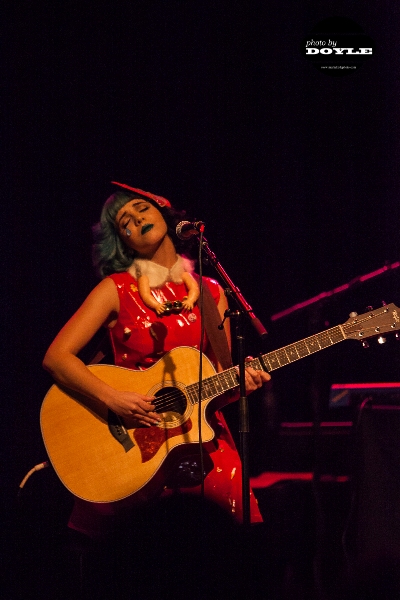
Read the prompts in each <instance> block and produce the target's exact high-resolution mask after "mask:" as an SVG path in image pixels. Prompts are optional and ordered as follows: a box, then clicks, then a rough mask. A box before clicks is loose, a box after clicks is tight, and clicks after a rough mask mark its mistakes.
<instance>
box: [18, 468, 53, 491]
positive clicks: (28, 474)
mask: <svg viewBox="0 0 400 600" xmlns="http://www.w3.org/2000/svg"><path fill="white" fill-rule="evenodd" d="M49 466H50V463H49V461H48V460H45V461H44V462H41V463H39V464H38V465H35V466H34V467H33V468H32V469H31V470H30V471H28V473H27V474H26V475H25V477H24V478H23V480H22V481H21V483H20V484H19V489H18V495H19V494H20V493H21V492H22V490H23V488H24V486H25V484H26V482H27V481H28V479H29V477H30V476H31V475H33V474H34V473H36V471H41V470H42V469H46V468H47V467H49Z"/></svg>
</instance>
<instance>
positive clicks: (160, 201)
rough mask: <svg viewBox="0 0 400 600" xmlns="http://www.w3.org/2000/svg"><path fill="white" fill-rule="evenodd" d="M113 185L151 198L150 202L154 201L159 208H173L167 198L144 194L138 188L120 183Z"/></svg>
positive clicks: (148, 193)
mask: <svg viewBox="0 0 400 600" xmlns="http://www.w3.org/2000/svg"><path fill="white" fill-rule="evenodd" d="M111 183H113V184H114V185H119V186H120V187H122V188H125V189H127V190H131V192H135V193H136V194H139V195H140V196H144V197H145V198H150V200H154V202H156V203H157V204H158V206H161V207H163V206H168V208H171V202H170V201H169V200H167V199H166V198H163V197H162V196H156V195H155V194H150V192H144V191H143V190H139V189H138V188H133V187H131V186H130V185H126V183H118V181H112V182H111Z"/></svg>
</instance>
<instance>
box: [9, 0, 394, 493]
mask: <svg viewBox="0 0 400 600" xmlns="http://www.w3.org/2000/svg"><path fill="white" fill-rule="evenodd" d="M331 16H345V17H348V18H351V19H354V20H355V21H356V22H357V23H358V24H359V25H360V26H361V27H362V28H363V29H364V31H365V33H366V34H367V35H369V36H370V37H371V38H372V39H373V40H374V42H375V44H376V52H375V54H374V55H373V56H372V57H371V58H370V59H369V60H367V61H366V62H365V64H364V65H363V66H362V68H361V69H359V70H358V71H357V72H356V73H354V74H352V75H348V76H344V77H329V76H327V75H324V74H323V73H321V72H320V71H318V70H317V69H316V68H315V67H314V66H313V65H312V64H311V63H310V62H309V61H307V60H306V59H305V58H304V57H303V56H302V55H301V53H300V43H301V41H302V40H303V39H304V38H305V37H307V35H308V34H309V32H310V31H311V29H312V27H314V25H316V24H317V23H318V22H319V21H320V20H321V19H323V18H326V17H331ZM2 19H3V23H2V30H3V31H2V34H3V35H2V49H1V53H2V119H1V122H2V131H1V136H2V158H1V163H2V182H3V184H2V192H3V202H2V227H1V229H2V241H3V251H2V254H3V260H2V263H3V266H4V267H5V269H4V272H5V280H4V285H3V286H2V299H3V310H2V333H3V341H4V344H3V356H2V361H1V364H2V372H3V373H2V375H3V377H4V380H3V385H2V388H3V391H2V399H3V418H2V442H3V444H2V446H3V447H4V450H3V456H4V461H3V464H4V474H5V476H4V480H5V482H6V488H7V493H6V494H5V495H4V496H3V498H5V499H6V501H8V500H9V499H10V498H11V499H13V497H14V492H15V491H16V489H17V487H18V484H19V482H20V480H21V479H22V477H23V476H24V475H25V473H26V472H27V471H28V470H29V469H30V468H31V467H32V466H33V465H35V464H36V463H38V462H40V461H42V460H45V459H46V453H45V451H44V448H43V445H42V442H41V435H40V427H39V410H40V405H41V401H42V398H43V396H44V394H45V393H46V391H47V389H48V388H49V386H50V385H51V380H50V378H49V376H48V375H47V374H46V373H45V372H43V371H42V368H41V360H42V357H43V355H44V352H45V350H46V348H47V346H48V345H49V343H50V342H51V340H52V339H53V337H54V336H55V334H56V333H57V331H58V330H59V328H60V327H61V326H62V325H63V324H64V322H65V321H66V320H67V319H68V318H69V316H70V315H71V314H72V313H73V312H74V310H75V309H76V308H77V307H78V306H79V304H80V303H81V302H82V301H83V299H84V298H85V296H86V295H87V293H88V292H89V291H90V289H91V288H92V287H93V286H94V285H95V283H96V279H95V276H94V274H93V272H92V267H91V261H90V244H91V234H90V227H91V225H92V224H93V223H94V222H95V221H96V220H97V219H98V216H99V212H100V207H101V205H102V204H103V202H104V201H105V199H106V198H107V197H108V196H109V195H110V193H112V191H113V187H112V186H111V185H110V181H111V180H113V179H114V180H117V181H122V182H126V183H128V184H131V185H133V186H137V187H140V188H142V189H145V190H150V191H152V192H154V193H157V194H160V195H164V196H166V197H167V198H169V199H170V200H171V201H172V202H173V203H174V204H175V205H176V206H177V207H179V208H181V207H184V208H186V209H187V211H188V216H190V217H193V218H197V219H202V220H204V221H205V222H206V237H207V239H208V241H209V243H210V246H211V248H212V249H213V250H214V251H215V253H216V255H217V257H218V258H219V260H220V261H221V263H222V265H223V266H224V268H225V269H226V271H227V272H228V273H229V275H230V276H231V277H232V279H233V280H234V282H235V283H236V285H238V286H239V288H240V289H241V291H242V293H243V294H244V296H245V298H246V299H247V301H248V302H249V303H250V304H251V305H252V307H253V309H254V311H255V313H256V315H257V316H258V317H259V318H260V319H261V321H262V322H263V323H264V324H265V326H266V327H267V329H268V331H269V336H268V339H267V342H266V344H265V346H264V348H263V349H264V350H265V351H268V350H274V349H276V348H278V347H280V346H282V345H284V344H286V343H290V342H293V341H296V340H298V339H301V338H302V337H305V336H308V335H311V334H312V333H315V332H317V331H321V330H322V329H324V328H325V327H326V326H327V325H328V324H329V326H333V325H336V324H338V323H343V322H344V321H345V320H346V319H347V318H348V314H349V312H350V311H352V310H356V311H358V312H359V313H361V312H364V309H365V307H366V306H368V305H373V306H377V305H379V303H380V302H381V301H382V300H385V301H386V302H394V303H397V304H399V302H400V298H399V295H400V294H399V276H400V269H397V270H392V271H390V272H388V273H387V274H385V275H382V276H379V277H376V278H373V279H371V280H369V282H367V283H364V284H359V285H358V286H354V287H352V288H351V290H350V291H348V292H342V293H340V294H337V295H335V296H334V297H333V298H331V299H329V300H327V301H325V302H324V303H323V304H318V305H313V307H312V309H305V310H302V311H298V312H297V313H296V314H295V315H292V316H290V317H288V318H285V319H280V320H278V321H276V320H274V321H272V322H271V316H272V315H274V314H275V313H277V312H279V311H281V310H283V309H286V308H288V307H290V306H292V305H294V304H295V303H298V302H301V301H304V300H306V299H308V298H311V297H313V296H315V295H317V294H319V293H320V292H323V291H328V290H332V289H333V288H335V287H337V286H339V285H341V284H344V283H346V282H348V281H350V280H353V279H354V278H356V277H358V276H360V275H363V274H365V273H369V272H371V271H374V270H375V269H379V268H381V267H383V266H384V265H385V264H393V263H394V262H396V261H398V260H399V258H400V252H399V250H400V237H399V233H398V232H399V222H400V205H399V202H398V197H397V196H398V187H399V186H398V176H399V159H400V147H399V144H400V142H399V140H400V127H399V113H398V104H399V67H400V65H399V61H400V59H399V53H398V34H399V24H400V8H399V7H397V5H396V4H395V3H390V2H387V1H384V0H381V1H378V2H373V3H364V2H361V1H352V2H341V1H339V0H338V1H332V2H329V1H323V2H320V1H318V2H317V1H314V0H309V1H303V2H297V1H293V0H288V1H286V2H280V1H279V2H278V1H276V0H271V1H270V2H267V3H263V2H236V1H229V2H228V1H227V0H220V1H218V0H217V1H216V2H215V1H214V2H209V1H208V0H203V1H201V2H194V1H192V0H186V1H177V0H168V1H166V2H165V1H154V0H146V1H138V0H137V1H134V2H130V3H128V2H114V3H111V2H101V3H95V2H93V3H90V2H88V3H82V2H75V1H70V0H65V1H64V2H56V3H49V2H48V3H31V2H16V3H14V4H13V5H12V6H11V5H10V6H9V7H8V9H7V11H6V12H5V14H4V15H3V17H2ZM208 274H210V275H213V272H212V271H210V270H209V271H208ZM246 346H247V353H248V354H250V353H252V354H255V353H256V352H257V351H258V350H259V349H260V348H259V344H258V341H257V339H256V338H255V335H254V333H253V332H252V331H248V332H247V343H246ZM399 348H400V346H396V344H395V343H394V341H393V340H388V342H387V344H386V345H385V346H382V347H379V348H378V347H377V346H376V345H375V344H373V345H372V346H371V348H370V349H369V350H363V349H362V348H361V346H360V345H358V344H356V343H355V342H350V341H346V342H345V343H344V344H343V345H339V346H335V347H334V348H331V349H329V350H326V351H325V352H323V353H321V354H319V355H318V357H312V358H307V359H305V360H304V361H301V363H298V364H295V365H291V366H289V367H287V368H286V369H282V370H280V371H278V372H277V373H276V374H275V375H274V388H273V389H274V396H273V403H276V404H274V406H275V407H276V410H275V411H273V419H275V421H278V422H279V421H280V420H286V421H291V420H292V421H296V420H297V421H302V420H313V419H314V418H315V416H316V415H318V414H321V412H324V411H325V410H326V407H327V401H328V391H329V386H330V385H331V384H332V383H347V382H357V381H399V379H400V373H399V369H400V356H399ZM261 402H262V400H261ZM261 408H262V410H259V409H260V404H259V403H258V404H257V403H256V402H255V403H253V405H252V407H251V410H252V420H253V421H254V423H255V425H254V429H253V431H254V439H253V441H252V447H254V451H253V454H252V459H251V460H252V463H251V464H252V471H253V473H258V472H261V471H262V470H263V469H264V468H265V467H266V463H265V464H264V463H263V462H262V461H263V460H264V458H265V452H264V451H263V447H264V444H265V438H266V432H267V431H268V430H269V428H270V423H269V422H268V415H270V413H269V411H268V410H265V407H264V406H261ZM276 411H277V412H276ZM260 415H262V416H260ZM228 416H229V418H230V419H231V420H232V423H233V428H235V413H234V412H233V411H232V410H231V408H230V409H229V414H228ZM271 418H272V417H271ZM260 457H261V459H260ZM262 457H264V458H262ZM40 476H41V475H40ZM36 477H39V475H37V476H36Z"/></svg>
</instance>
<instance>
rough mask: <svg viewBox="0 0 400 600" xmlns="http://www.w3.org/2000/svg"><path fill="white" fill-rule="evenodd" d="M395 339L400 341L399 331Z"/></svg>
mask: <svg viewBox="0 0 400 600" xmlns="http://www.w3.org/2000/svg"><path fill="white" fill-rule="evenodd" d="M394 337H395V338H396V340H397V341H398V340H400V333H399V332H398V331H396V333H395V334H394Z"/></svg>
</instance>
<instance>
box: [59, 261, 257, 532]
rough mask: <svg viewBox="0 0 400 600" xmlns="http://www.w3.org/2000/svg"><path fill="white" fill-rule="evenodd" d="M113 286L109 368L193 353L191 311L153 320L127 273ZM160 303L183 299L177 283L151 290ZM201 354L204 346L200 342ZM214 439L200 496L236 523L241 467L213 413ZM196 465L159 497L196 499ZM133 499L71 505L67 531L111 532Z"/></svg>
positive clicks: (188, 465) (184, 464) (187, 466)
mask: <svg viewBox="0 0 400 600" xmlns="http://www.w3.org/2000/svg"><path fill="white" fill-rule="evenodd" d="M110 278H111V279H112V280H113V281H114V283H115V285H116V287H117V290H118V295H119V300H120V312H119V315H118V320H117V323H116V325H115V326H114V327H113V329H112V330H110V338H111V343H112V347H113V352H114V359H115V364H116V365H119V366H123V367H126V368H130V369H146V368H148V367H149V366H151V365H152V364H154V363H155V362H157V360H158V359H159V358H161V357H162V356H163V355H164V354H165V353H166V352H168V351H169V350H172V349H173V348H176V347H177V346H192V347H194V348H198V347H199V341H200V333H201V332H200V313H199V309H198V307H197V306H195V307H194V309H193V310H192V311H191V312H190V313H188V312H181V313H175V312H173V313H172V314H170V315H167V316H158V315H157V314H156V313H155V311H153V310H152V309H150V308H148V307H147V306H146V305H145V304H144V303H143V301H142V299H141V297H140V295H139V292H138V288H137V281H136V280H135V279H134V278H133V277H132V275H131V274H130V273H128V272H124V273H115V274H113V275H111V276H110ZM204 281H205V283H206V284H207V285H208V287H209V289H210V290H211V293H212V295H213V297H214V299H215V302H216V303H218V301H219V295H220V288H219V285H218V283H217V282H216V281H214V280H212V279H208V278H205V280H204ZM152 291H153V295H154V296H155V297H156V298H157V300H159V301H160V302H162V303H163V302H165V301H172V302H173V301H176V300H182V299H183V297H184V296H186V295H187V291H186V288H185V285H184V284H183V283H181V284H176V283H172V282H167V283H166V284H165V285H164V286H163V287H162V288H160V289H156V290H152ZM205 352H206V353H207V340H205ZM210 424H211V425H212V426H213V428H214V431H215V433H216V437H215V439H214V441H213V443H212V449H211V450H210V449H209V448H207V450H208V451H206V450H205V453H204V454H205V460H204V465H205V467H207V475H206V477H205V480H204V495H205V498H206V499H207V500H209V501H212V502H215V503H216V504H217V505H219V506H220V507H222V508H224V509H225V510H226V511H227V512H228V513H230V514H231V515H232V517H233V518H234V519H235V520H236V521H238V522H241V521H242V516H243V514H242V489H241V487H242V481H241V479H242V478H241V463H240V458H239V455H238V452H237V450H236V448H235V444H234V441H233V439H232V436H231V434H230V432H229V429H228V427H227V425H226V422H225V419H224V417H223V415H222V413H221V412H219V411H217V412H216V413H215V414H214V415H213V417H212V419H211V423H210ZM200 491H201V486H200V465H199V460H198V459H197V458H196V455H194V456H193V455H191V456H190V457H188V459H187V460H181V461H180V463H179V465H178V467H177V469H176V472H174V473H171V475H170V477H169V479H167V481H166V486H165V487H164V490H163V492H162V494H161V497H168V496H170V495H173V494H175V493H179V494H181V493H187V494H199V493H200ZM134 504H135V502H134V496H131V497H129V498H125V499H124V500H120V501H117V502H111V503H101V504H98V503H92V502H87V501H84V500H81V499H79V498H76V499H75V504H74V508H73V511H72V514H71V517H70V522H69V527H71V528H72V529H76V530H77V531H81V532H82V533H85V534H87V535H89V536H90V537H93V538H99V537H102V536H104V535H107V534H108V533H109V532H111V530H112V528H113V527H114V525H115V523H116V522H118V519H119V516H120V515H121V514H125V513H126V511H127V509H129V507H130V506H132V507H134ZM250 510H251V522H252V523H257V522H261V521H262V517H261V514H260V511H259V509H258V506H257V502H256V500H255V498H254V496H253V494H252V493H251V498H250Z"/></svg>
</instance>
